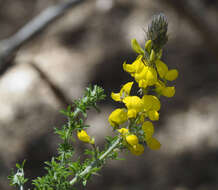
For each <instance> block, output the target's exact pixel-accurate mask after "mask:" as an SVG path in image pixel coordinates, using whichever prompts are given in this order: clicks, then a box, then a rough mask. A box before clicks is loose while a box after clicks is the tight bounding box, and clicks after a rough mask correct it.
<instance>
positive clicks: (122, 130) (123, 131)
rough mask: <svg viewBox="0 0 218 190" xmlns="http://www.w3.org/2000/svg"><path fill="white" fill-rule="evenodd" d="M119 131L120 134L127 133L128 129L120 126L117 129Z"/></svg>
mask: <svg viewBox="0 0 218 190" xmlns="http://www.w3.org/2000/svg"><path fill="white" fill-rule="evenodd" d="M117 131H118V132H119V133H121V134H122V135H125V134H128V133H129V130H128V129H126V128H121V129H118V130H117Z"/></svg>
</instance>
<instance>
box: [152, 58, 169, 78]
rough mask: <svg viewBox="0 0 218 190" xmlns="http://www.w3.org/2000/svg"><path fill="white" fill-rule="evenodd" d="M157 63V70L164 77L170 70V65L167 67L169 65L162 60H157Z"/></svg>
mask: <svg viewBox="0 0 218 190" xmlns="http://www.w3.org/2000/svg"><path fill="white" fill-rule="evenodd" d="M155 64H156V67H157V72H158V74H159V75H160V77H161V78H164V76H165V75H166V74H167V72H168V67H167V65H166V64H165V63H164V62H162V61H161V60H157V61H156V62H155Z"/></svg>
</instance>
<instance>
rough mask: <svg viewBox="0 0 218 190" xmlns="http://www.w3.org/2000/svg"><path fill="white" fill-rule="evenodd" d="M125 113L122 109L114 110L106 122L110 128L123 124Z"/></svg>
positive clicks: (125, 117) (125, 119)
mask: <svg viewBox="0 0 218 190" xmlns="http://www.w3.org/2000/svg"><path fill="white" fill-rule="evenodd" d="M127 119H128V118H127V112H126V110H125V109H124V108H123V109H120V108H119V109H115V110H114V111H113V112H112V113H111V114H110V116H109V118H108V121H109V123H110V124H111V126H113V127H116V126H117V125H120V124H123V123H125V122H126V121H127Z"/></svg>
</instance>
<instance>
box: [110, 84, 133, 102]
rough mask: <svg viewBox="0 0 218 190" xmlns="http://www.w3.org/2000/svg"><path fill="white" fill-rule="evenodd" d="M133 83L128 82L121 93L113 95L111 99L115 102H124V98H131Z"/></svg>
mask: <svg viewBox="0 0 218 190" xmlns="http://www.w3.org/2000/svg"><path fill="white" fill-rule="evenodd" d="M132 85H133V82H128V83H126V84H125V85H123V87H122V88H121V90H120V92H119V93H113V92H112V93H111V97H112V99H113V100H115V101H122V99H123V98H125V97H127V96H129V94H130V91H131V88H132Z"/></svg>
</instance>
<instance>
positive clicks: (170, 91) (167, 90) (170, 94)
mask: <svg viewBox="0 0 218 190" xmlns="http://www.w3.org/2000/svg"><path fill="white" fill-rule="evenodd" d="M175 92H176V90H175V87H174V86H172V87H166V88H164V89H163V90H162V95H163V96H166V97H168V98H171V97H173V96H174V94H175Z"/></svg>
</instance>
